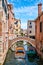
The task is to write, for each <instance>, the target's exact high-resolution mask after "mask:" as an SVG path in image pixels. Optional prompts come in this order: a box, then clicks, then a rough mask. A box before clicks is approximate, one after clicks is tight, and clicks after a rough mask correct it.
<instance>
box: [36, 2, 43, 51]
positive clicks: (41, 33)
mask: <svg viewBox="0 0 43 65" xmlns="http://www.w3.org/2000/svg"><path fill="white" fill-rule="evenodd" d="M35 29H36V30H35V39H36V43H37V44H38V45H39V46H40V47H38V49H39V48H40V50H42V48H43V11H42V4H41V3H40V4H38V17H37V18H36V20H35Z"/></svg>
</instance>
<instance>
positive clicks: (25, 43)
mask: <svg viewBox="0 0 43 65" xmlns="http://www.w3.org/2000/svg"><path fill="white" fill-rule="evenodd" d="M23 44H24V49H25V51H27V42H26V41H24V42H23Z"/></svg>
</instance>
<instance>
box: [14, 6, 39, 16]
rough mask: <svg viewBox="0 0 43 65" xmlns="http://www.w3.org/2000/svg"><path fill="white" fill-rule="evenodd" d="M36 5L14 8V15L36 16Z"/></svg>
mask: <svg viewBox="0 0 43 65" xmlns="http://www.w3.org/2000/svg"><path fill="white" fill-rule="evenodd" d="M37 9H38V8H37V6H30V7H29V6H28V7H21V8H14V12H15V15H19V16H20V15H23V16H24V15H25V16H34V15H36V16H37Z"/></svg>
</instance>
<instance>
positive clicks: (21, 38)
mask: <svg viewBox="0 0 43 65" xmlns="http://www.w3.org/2000/svg"><path fill="white" fill-rule="evenodd" d="M24 40H25V41H27V42H29V43H30V44H31V45H32V46H33V47H36V44H35V40H33V39H31V38H29V37H17V38H14V39H13V40H9V48H10V47H11V46H12V45H13V44H14V43H15V42H17V41H24Z"/></svg>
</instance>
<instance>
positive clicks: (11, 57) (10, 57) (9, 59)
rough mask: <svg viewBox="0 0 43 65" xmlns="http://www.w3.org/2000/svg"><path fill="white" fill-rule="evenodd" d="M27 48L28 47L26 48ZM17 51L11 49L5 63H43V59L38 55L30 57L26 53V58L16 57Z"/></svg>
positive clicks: (36, 64) (14, 64)
mask: <svg viewBox="0 0 43 65" xmlns="http://www.w3.org/2000/svg"><path fill="white" fill-rule="evenodd" d="M26 50H27V48H26ZM14 54H15V52H14V51H12V50H11V49H9V51H8V53H7V56H6V60H5V62H4V65H43V61H42V60H41V59H40V58H39V57H38V56H35V57H34V58H33V57H28V55H27V54H26V58H25V59H15V56H14Z"/></svg>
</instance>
